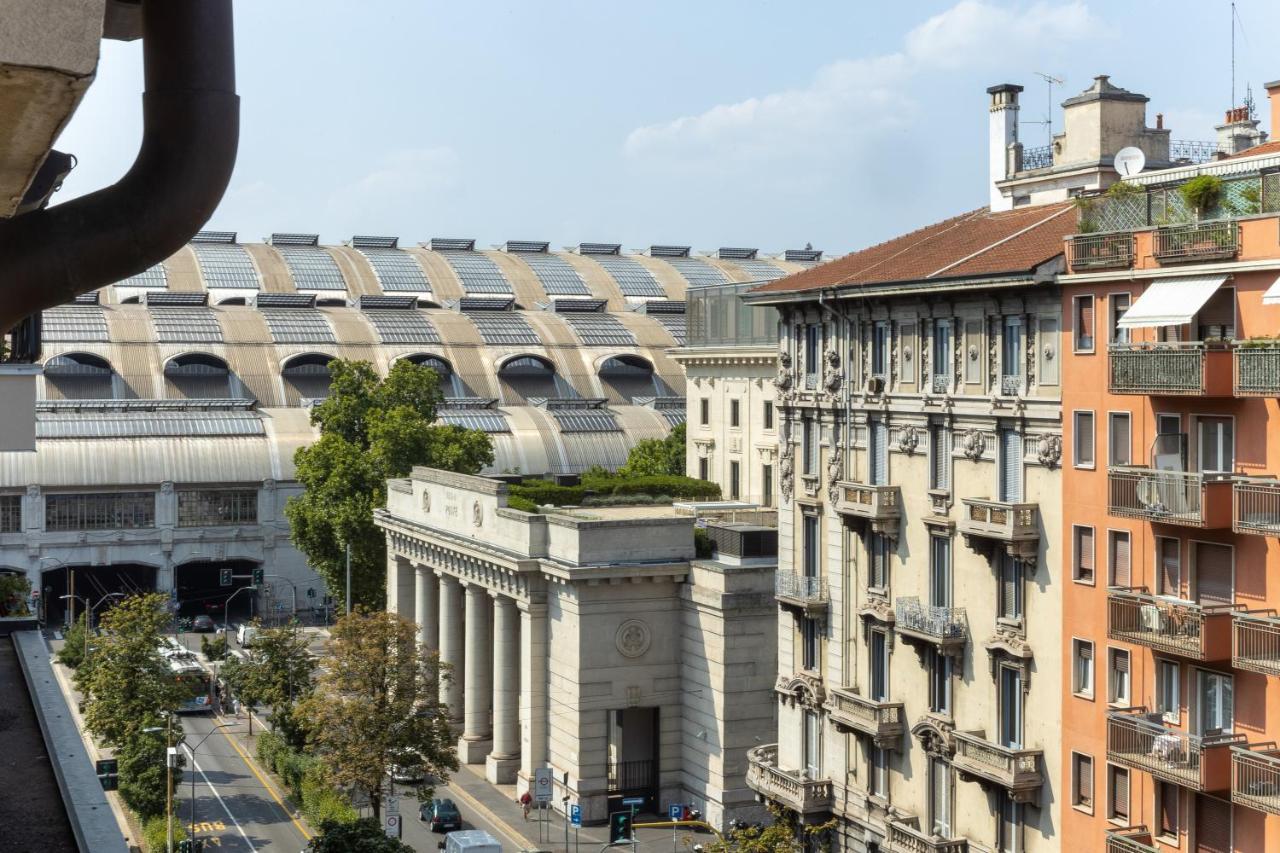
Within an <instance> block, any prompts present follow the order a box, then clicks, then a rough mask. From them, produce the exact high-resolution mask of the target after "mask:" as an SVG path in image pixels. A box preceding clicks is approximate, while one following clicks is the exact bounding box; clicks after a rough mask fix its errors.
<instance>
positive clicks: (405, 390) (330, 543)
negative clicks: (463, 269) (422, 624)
mask: <svg viewBox="0 0 1280 853" xmlns="http://www.w3.org/2000/svg"><path fill="white" fill-rule="evenodd" d="M329 372H330V375H331V377H332V380H331V383H330V388H329V396H328V397H326V398H325V399H324V400H323V401H322V402H320V403H319V404H317V405H316V406H315V408H313V409H312V410H311V423H312V424H314V425H315V426H317V427H319V429H320V438H319V439H318V440H317V441H316V442H315V443H314V444H312V445H311V446H309V447H303V448H300V449H299V450H298V451H297V453H296V454H295V455H294V462H295V466H296V471H297V479H298V482H300V483H301V484H302V486H303V488H304V491H303V494H302V495H301V496H299V497H295V498H292V499H291V500H290V501H289V503H288V505H287V506H286V507H285V515H286V516H287V517H288V519H289V524H290V527H291V529H292V535H293V541H294V543H295V544H296V545H297V546H298V548H299V549H300V550H301V551H302V552H303V553H304V554H306V555H307V558H308V559H309V560H310V562H311V565H312V566H313V567H315V569H316V571H317V572H318V573H319V574H320V576H321V577H322V578H324V580H325V583H326V585H327V586H328V589H329V593H330V595H332V596H333V597H334V598H335V599H338V600H339V602H344V601H345V596H346V551H347V548H348V546H349V547H350V549H351V596H352V599H353V603H359V604H363V605H365V606H368V607H381V606H382V603H383V598H384V595H385V586H386V539H385V537H384V535H383V533H382V531H380V530H379V529H378V528H377V526H376V525H375V524H374V523H373V511H374V510H375V509H377V508H378V507H381V506H383V505H385V503H386V496H387V480H388V479H393V478H396V477H405V476H407V475H408V474H409V472H410V471H411V470H412V469H413V467H414V466H415V465H427V466H431V467H434V468H446V469H448V470H450V471H458V472H461V473H466V474H475V473H477V472H479V471H480V470H481V469H482V468H484V467H485V466H486V465H490V464H492V463H493V442H492V441H491V440H490V439H489V436H488V435H486V434H485V433H484V432H481V431H479V430H468V429H463V428H461V427H458V426H452V425H440V424H436V423H434V421H435V419H436V409H437V407H439V405H440V403H441V402H442V401H443V397H442V395H441V393H440V387H439V386H440V383H439V377H438V376H437V375H436V372H435V371H434V370H431V369H430V368H427V367H421V366H419V365H415V364H413V363H412V362H409V361H407V360H403V359H402V360H400V361H398V362H396V363H395V365H394V366H393V367H392V368H391V371H390V373H388V374H387V378H386V379H379V377H378V375H377V373H376V372H375V371H374V369H373V367H372V365H370V364H369V363H368V362H363V361H346V360H343V359H337V360H335V361H332V362H330V363H329Z"/></svg>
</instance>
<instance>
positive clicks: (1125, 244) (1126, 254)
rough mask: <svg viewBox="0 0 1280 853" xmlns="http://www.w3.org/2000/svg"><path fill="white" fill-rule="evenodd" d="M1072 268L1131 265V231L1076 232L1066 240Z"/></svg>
mask: <svg viewBox="0 0 1280 853" xmlns="http://www.w3.org/2000/svg"><path fill="white" fill-rule="evenodd" d="M1067 259H1068V262H1069V263H1070V264H1071V269H1072V270H1100V269H1116V268H1123V267H1131V266H1133V232H1131V231H1113V232H1108V233H1106V234H1077V235H1076V236H1074V237H1072V238H1071V239H1070V240H1069V241H1068V242H1067Z"/></svg>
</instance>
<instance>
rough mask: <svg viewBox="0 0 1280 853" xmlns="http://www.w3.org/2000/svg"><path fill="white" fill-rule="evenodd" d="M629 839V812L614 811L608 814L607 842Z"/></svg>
mask: <svg viewBox="0 0 1280 853" xmlns="http://www.w3.org/2000/svg"><path fill="white" fill-rule="evenodd" d="M619 841H628V842H629V841H631V812H614V813H613V814H611V815H609V843H610V844H617V843H618V842H619Z"/></svg>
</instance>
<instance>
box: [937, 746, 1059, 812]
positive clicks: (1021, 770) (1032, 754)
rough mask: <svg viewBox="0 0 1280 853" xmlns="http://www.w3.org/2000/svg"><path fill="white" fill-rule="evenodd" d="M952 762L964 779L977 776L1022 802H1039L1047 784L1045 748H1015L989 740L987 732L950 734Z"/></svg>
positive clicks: (1016, 800)
mask: <svg viewBox="0 0 1280 853" xmlns="http://www.w3.org/2000/svg"><path fill="white" fill-rule="evenodd" d="M951 738H952V741H953V742H954V743H955V746H956V752H955V756H954V757H953V758H952V759H951V765H952V766H953V767H954V768H955V769H956V771H957V772H959V773H960V778H961V779H977V780H979V781H983V782H988V783H990V784H992V785H996V786H998V787H1000V788H1003V789H1004V790H1006V791H1007V792H1008V793H1009V796H1010V797H1011V798H1012V799H1013V800H1014V801H1015V802H1019V803H1038V802H1039V799H1040V789H1041V788H1042V787H1043V785H1044V770H1043V767H1044V750H1040V749H1012V748H1010V747H1007V746H1001V745H1000V744H998V743H995V742H993V741H991V740H988V739H987V734H986V732H984V731H970V732H962V731H956V732H953V733H952V735H951Z"/></svg>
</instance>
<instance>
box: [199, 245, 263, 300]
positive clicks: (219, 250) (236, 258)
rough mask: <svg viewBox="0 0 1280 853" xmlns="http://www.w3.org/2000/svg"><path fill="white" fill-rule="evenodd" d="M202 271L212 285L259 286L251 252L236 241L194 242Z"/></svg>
mask: <svg viewBox="0 0 1280 853" xmlns="http://www.w3.org/2000/svg"><path fill="white" fill-rule="evenodd" d="M191 248H192V249H194V250H195V253H196V261H197V262H198V263H199V264H200V272H201V273H203V274H204V280H205V283H206V284H207V285H208V286H209V287H210V288H214V287H240V288H252V289H254V290H256V289H257V288H258V286H259V285H258V271H257V270H256V269H254V267H253V261H252V260H250V259H249V253H248V252H246V251H245V250H244V247H243V246H240V245H238V244H236V243H202V242H192V243H191Z"/></svg>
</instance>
